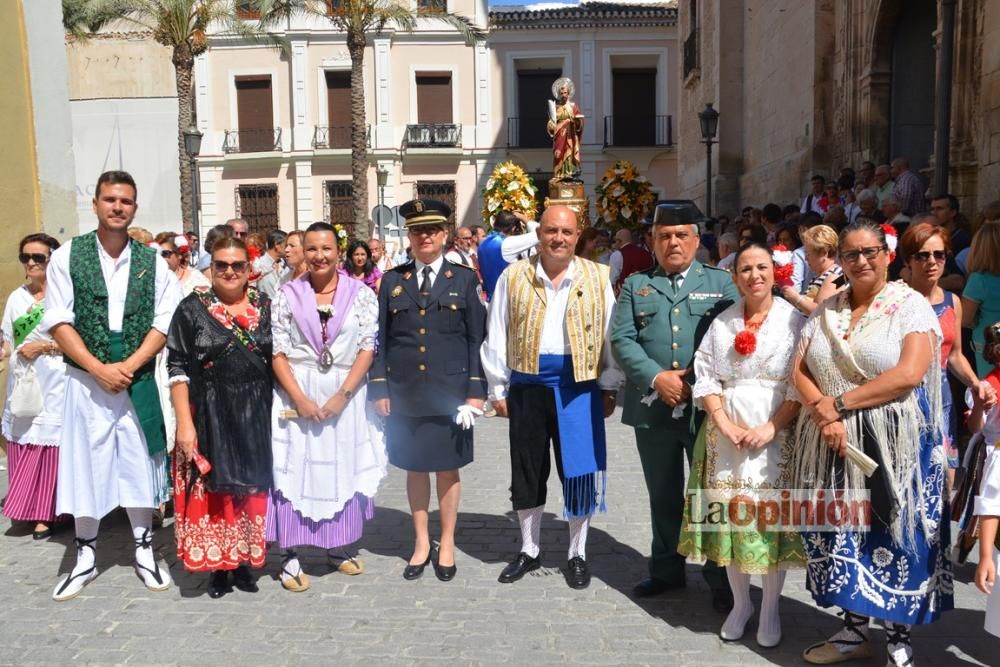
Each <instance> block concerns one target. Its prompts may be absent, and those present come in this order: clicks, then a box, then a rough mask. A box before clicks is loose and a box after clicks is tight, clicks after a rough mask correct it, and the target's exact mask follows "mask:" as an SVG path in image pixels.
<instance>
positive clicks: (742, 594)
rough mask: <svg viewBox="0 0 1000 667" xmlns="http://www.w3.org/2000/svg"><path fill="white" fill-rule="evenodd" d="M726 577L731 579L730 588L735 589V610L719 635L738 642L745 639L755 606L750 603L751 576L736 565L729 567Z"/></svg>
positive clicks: (727, 618)
mask: <svg viewBox="0 0 1000 667" xmlns="http://www.w3.org/2000/svg"><path fill="white" fill-rule="evenodd" d="M726 576H727V577H729V587H730V588H732V589H733V610H732V611H731V612H729V616H727V617H726V622H725V623H723V624H722V630H721V631H720V632H719V635H720V636H721V637H722V638H723V639H726V640H729V641H736V640H737V639H740V638H741V637H743V631H744V630H745V629H746V626H747V621H749V620H750V616H752V615H753V604H751V602H750V575H749V574H745V573H743V572H740V571H739V570H738V569H737V568H736V566H735V565H727V566H726Z"/></svg>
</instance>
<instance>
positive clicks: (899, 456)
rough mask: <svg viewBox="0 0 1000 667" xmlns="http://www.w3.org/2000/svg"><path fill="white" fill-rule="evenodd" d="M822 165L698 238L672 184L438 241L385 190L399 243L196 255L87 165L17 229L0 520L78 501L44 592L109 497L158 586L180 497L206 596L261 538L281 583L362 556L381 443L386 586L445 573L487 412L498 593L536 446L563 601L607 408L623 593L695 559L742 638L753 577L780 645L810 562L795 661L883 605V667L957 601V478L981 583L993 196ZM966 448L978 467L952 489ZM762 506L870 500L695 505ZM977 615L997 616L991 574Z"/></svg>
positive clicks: (32, 516)
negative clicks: (845, 511)
mask: <svg viewBox="0 0 1000 667" xmlns="http://www.w3.org/2000/svg"><path fill="white" fill-rule="evenodd" d="M915 180H916V183H914V181H915ZM811 186H812V190H811V192H810V193H809V194H808V195H807V196H806V197H805V198H804V199H803V200H802V202H801V203H800V204H798V205H789V206H786V207H784V208H782V207H781V206H779V205H777V204H767V205H765V206H763V207H762V208H760V209H757V208H754V207H747V208H746V209H744V210H743V211H742V212H741V213H740V215H739V216H736V217H733V218H732V219H730V218H728V217H727V216H720V218H719V219H717V220H712V221H709V222H708V223H705V224H704V225H699V224H698V223H697V222H694V223H693V222H692V220H691V219H690V217H688V216H686V215H685V214H684V212H683V211H681V210H680V209H678V208H677V207H675V206H672V205H670V204H663V205H660V206H657V207H656V208H655V210H654V212H653V214H652V215H651V217H650V219H649V220H648V221H647V223H646V224H643V225H642V226H641V227H640V228H638V229H634V230H630V229H622V230H619V231H617V232H616V233H615V234H614V235H613V236H612V235H611V234H608V233H606V232H604V231H602V230H599V229H595V228H586V229H581V226H580V224H579V222H578V219H577V214H576V213H575V212H574V211H572V210H570V209H569V208H566V207H564V206H558V205H555V206H550V207H548V208H547V209H546V210H545V212H544V213H543V214H542V215H541V216H540V218H539V220H538V221H532V220H528V219H527V218H526V217H524V216H520V215H516V214H513V213H510V212H506V211H504V212H501V213H500V214H498V215H497V217H496V222H495V224H494V225H493V229H492V230H490V231H489V232H488V233H487V231H486V230H485V229H484V228H482V227H478V226H476V227H460V228H458V229H453V228H452V227H451V225H450V224H449V223H448V220H449V216H450V210H449V209H448V207H447V206H446V205H444V204H442V203H441V202H437V201H434V200H428V199H422V200H413V201H411V202H407V203H406V204H404V205H403V206H401V207H400V212H401V214H402V216H403V217H404V219H405V225H406V230H407V238H408V241H409V247H408V248H407V251H406V254H405V255H400V256H397V257H393V258H390V257H388V256H387V254H388V253H386V248H385V246H384V245H383V243H382V241H380V240H379V239H370V240H368V241H364V240H349V239H346V238H344V235H343V234H341V233H340V230H339V229H338V228H337V227H335V226H332V225H330V224H328V223H326V222H316V223H313V224H311V225H309V226H308V227H306V228H305V229H304V230H302V231H294V232H290V233H286V232H283V231H278V230H275V231H271V232H269V233H268V234H267V235H266V236H262V235H259V234H252V233H249V229H248V227H247V225H246V223H245V222H244V221H242V220H239V219H234V220H230V221H229V222H228V223H226V224H225V225H219V226H216V227H213V228H212V229H210V230H209V231H208V233H207V234H206V237H205V240H204V245H203V247H202V248H199V247H198V239H197V238H196V237H193V235H190V234H188V235H182V234H162V235H160V236H158V237H156V238H153V237H152V236H151V235H150V234H149V233H148V232H144V230H140V229H138V228H135V227H131V222H132V220H133V218H134V216H135V213H136V210H137V206H138V204H137V195H138V190H137V186H136V184H135V182H134V180H133V179H132V177H131V176H129V175H128V174H127V173H125V172H106V173H104V174H102V175H101V176H100V178H99V179H98V182H97V187H96V196H95V198H94V203H93V206H94V212H95V215H96V218H97V229H96V231H94V232H90V233H88V234H83V235H81V236H78V237H75V238H73V239H72V240H70V241H67V242H65V243H63V244H60V243H59V241H57V240H56V239H54V238H52V237H50V236H48V235H46V234H32V235H29V236H27V237H25V238H24V239H22V240H21V242H20V246H19V259H20V261H21V263H22V264H23V265H24V268H25V276H26V281H25V284H24V285H22V286H21V287H19V288H17V289H16V290H15V291H14V292H13V293H12V294H11V295H10V296H9V297H8V300H7V305H6V309H5V313H4V316H3V322H2V332H3V341H4V342H3V354H4V355H5V356H9V357H10V359H11V370H10V374H9V380H8V392H7V403H6V405H5V409H4V414H3V422H2V426H3V435H4V437H5V438H6V440H7V443H8V444H7V447H8V465H9V468H10V470H9V474H10V485H9V492H8V497H7V499H6V503H5V505H4V513H5V515H6V516H8V517H10V518H11V519H14V520H17V521H25V522H29V523H33V524H34V526H33V529H34V530H33V536H34V537H35V538H36V539H44V538H46V537H48V536H49V535H51V533H52V531H53V530H54V529H55V528H56V527H57V526H58V522H59V521H60V520H62V519H70V518H71V519H72V522H73V525H74V529H75V544H76V562H75V564H74V565H73V567H72V569H71V570H70V571H69V572H68V573H66V574H65V575H64V576H63V577H62V578H61V579H60V580H59V582H58V584H57V585H56V588H55V589H54V591H53V598H54V599H55V600H58V601H64V600H69V599H72V598H74V597H76V596H77V595H79V594H80V593H81V592H82V591H83V590H84V588H85V587H86V586H87V585H88V584H90V583H91V582H92V581H93V580H94V578H95V577H96V576H97V569H96V549H97V544H98V528H99V524H100V519H101V518H102V517H103V516H105V515H106V514H108V513H109V512H110V511H112V510H113V509H115V508H116V507H124V508H125V509H126V511H127V514H128V518H129V521H130V523H131V526H132V533H133V540H134V545H135V568H136V572H137V574H138V576H139V577H140V578H141V580H142V582H143V583H144V585H145V586H146V587H147V588H148V589H149V590H153V591H161V590H165V589H167V588H169V587H170V586H171V583H172V579H171V576H170V572H169V569H168V568H167V567H166V566H165V565H164V564H163V563H160V562H158V561H157V560H156V559H155V557H154V553H153V550H152V531H153V530H154V528H155V527H157V526H159V525H160V524H161V522H162V512H163V511H164V509H166V508H168V507H170V506H172V511H173V515H174V534H175V538H176V550H177V555H178V560H179V561H180V562H181V563H182V564H183V567H184V568H185V569H186V570H188V571H193V572H206V573H208V579H207V586H206V589H207V592H208V594H209V596H211V597H213V598H215V597H221V596H223V595H225V594H226V593H227V592H228V591H229V590H230V589H231V588H232V587H236V588H239V589H240V590H244V591H251V592H252V591H256V590H257V583H256V579H255V577H254V575H253V573H252V570H253V569H255V568H261V567H264V565H265V560H266V553H267V546H268V544H269V543H270V544H273V545H276V546H277V547H278V548H279V549H280V551H281V553H282V557H281V562H280V564H279V565H277V572H278V576H279V579H280V582H281V585H282V586H283V587H284V588H285V589H286V590H288V591H292V592H302V591H305V590H308V589H309V587H310V580H309V576H308V574H307V573H306V572H305V571H304V568H303V565H302V563H301V562H300V559H299V555H298V551H297V550H299V549H303V548H309V547H312V548H319V549H322V550H325V551H326V553H327V554H328V555H329V556H330V558H331V559H333V560H334V562H335V563H336V567H337V569H338V570H340V571H341V572H344V573H346V574H352V575H356V574H360V573H362V572H363V571H364V564H363V563H362V561H361V560H360V559H359V558H357V557H356V555H355V554H356V552H354V551H353V550H352V547H353V545H355V544H357V543H358V542H359V541H360V540H361V539H362V538H363V534H364V527H365V524H366V522H368V521H369V520H371V519H372V518H373V516H374V512H375V497H376V495H377V491H378V487H379V485H380V482H381V480H382V479H383V478H384V477H385V475H386V473H387V466H388V464H392V465H394V466H396V467H398V468H400V469H402V470H405V471H406V492H407V498H408V501H409V506H410V510H411V514H412V523H413V547H412V551H411V555H410V557H409V559H408V561H407V565H406V567H405V568H404V571H403V577H404V578H405V579H406V580H413V579H416V578H418V577H421V576H422V575H423V573H424V570H425V569H426V567H427V566H428V565H432V566H433V570H434V573H435V575H436V576H437V578H438V579H440V580H441V581H445V582H447V581H451V580H453V579H454V578H455V577H456V576H457V566H456V562H455V550H456V548H458V546H457V543H460V541H461V535H456V524H457V518H458V513H459V507H460V498H461V477H460V471H461V469H462V468H463V467H465V466H467V465H469V464H471V463H472V462H473V460H474V444H475V424H476V421H477V419H479V418H481V417H482V416H484V414H496V415H498V416H500V417H506V418H509V439H510V461H511V468H510V482H511V483H510V488H511V498H510V501H511V505H512V509H513V510H514V511H515V513H516V515H517V518H518V522H519V526H520V531H521V548H520V551H519V553H518V554H516V555H513V554H512V559H511V560H510V562H509V563H508V564H507V565H506V567H504V568H503V570H502V571H501V572H500V573H499V576H498V580H499V582H500V583H503V584H511V583H514V582H516V581H518V580H519V579H521V578H522V577H524V576H525V575H526V574H528V573H530V572H532V571H533V570H536V569H538V568H539V567H540V566H541V540H540V530H541V520H542V515H543V510H544V507H545V505H546V502H547V498H546V495H547V494H546V490H547V481H548V479H549V477H550V475H551V458H552V457H553V456H554V458H555V463H556V473H557V475H558V477H559V479H560V482H561V487H562V494H561V495H562V498H561V501H562V510H563V514H564V516H565V518H566V519H567V523H568V528H569V540H568V549H567V563H566V568H565V571H564V574H565V577H566V582H567V584H568V585H569V586H570V587H571V588H574V589H580V588H585V587H586V586H588V584H589V582H590V578H591V572H590V567H589V565H588V562H587V552H586V544H587V534H588V529H589V526H590V521H591V518H592V516H593V515H594V514H595V513H597V512H603V511H606V508H607V506H608V502H607V499H608V498H609V497H611V498H612V499H613V492H611V493H609V491H608V489H609V485H608V483H607V481H608V476H609V475H611V474H613V472H614V471H612V470H609V469H608V457H607V442H606V435H605V426H604V423H605V419H607V418H608V417H610V416H612V415H613V414H614V412H615V409H616V406H617V405H620V406H621V408H622V421H623V422H624V423H625V424H627V425H629V426H631V427H632V428H633V430H634V434H635V439H636V446H637V450H638V454H639V459H640V463H641V466H642V471H643V475H644V478H645V482H646V487H647V491H648V493H649V505H650V517H651V529H652V544H651V555H650V558H649V562H648V566H649V574H648V577H646V578H645V579H643V580H642V581H641V582H639V583H638V584H637V585H636V586H635V588H634V594H635V595H636V596H637V597H649V596H655V595H659V594H661V593H663V592H665V591H668V590H673V589H678V588H683V587H685V586H686V568H685V563H686V560H687V559H688V558H690V559H694V560H696V561H701V562H704V567H703V569H702V572H703V575H704V577H705V579H706V581H707V582H708V584H709V587H710V589H711V598H712V606H713V608H715V609H716V610H718V611H720V612H723V613H726V614H727V616H726V618H725V620H724V622H723V623H722V624H721V628H720V636H721V637H722V638H723V639H724V640H727V641H738V640H741V639H742V638H743V636H744V633H745V629H746V627H747V625H748V623H749V621H750V619H751V618H752V617H753V616H754V612H755V610H754V607H753V603H752V602H751V599H750V594H749V593H750V579H751V577H752V576H754V575H759V576H761V577H762V590H763V597H762V603H761V608H760V611H759V617H758V619H759V620H758V623H757V632H756V641H757V643H758V644H759V645H760V646H762V647H772V646H775V645H777V644H778V643H779V642H780V641H781V637H782V631H781V620H780V615H779V607H780V599H781V593H782V588H783V585H784V580H785V574H786V572H787V570H788V569H792V568H804V569H805V577H806V582H807V586H808V589H809V591H810V592H811V593H812V595H813V597H814V599H815V601H816V603H817V604H818V605H820V606H823V607H839V608H841V613H842V615H843V627H842V629H841V630H840V631H838V632H837V633H836V634H835V635H834V636H832V637H831V638H830V639H829V640H827V641H825V642H821V643H819V644H816V645H813V646H810V647H808V648H806V649H805V651H804V652H803V657H804V659H805V660H806V661H807V662H809V663H812V664H831V663H835V662H842V661H846V660H852V659H856V658H863V657H867V656H869V655H871V653H872V641H871V634H870V629H869V625H870V622H871V620H872V619H877V620H880V621H882V622H883V623H884V625H885V629H886V640H887V642H886V647H887V648H886V651H887V655H888V663H889V664H890V665H911V664H914V663H913V660H914V658H913V650H912V645H911V642H910V631H911V628H912V626H913V625H917V624H927V623H931V622H933V621H934V620H936V619H937V618H939V617H940V615H941V614H942V613H944V612H946V611H948V610H949V609H951V608H952V606H953V580H952V558H953V554H952V550H951V546H952V540H951V536H950V520H951V510H950V505H951V496H952V494H953V493H957V494H958V495H961V494H962V493H963V492H964V493H965V497H964V498H956V499H955V505H956V507H958V508H959V509H961V508H967V509H968V511H967V512H966V513H965V514H963V513H962V512H961V511H960V512H959V514H961V516H960V517H957V518H959V519H960V527H961V528H962V529H963V532H964V536H965V537H969V536H970V534H971V532H972V531H974V530H978V536H979V545H980V563H979V566H978V568H977V572H976V582H977V585H978V586H979V587H980V588H981V589H982V590H983V591H984V592H989V590H990V588H991V587H992V586H993V584H994V582H995V576H996V566H997V564H998V559H1000V556H998V555H997V552H996V551H995V550H994V547H993V544H994V541H995V540H996V537H997V524H998V522H1000V448H998V447H996V446H993V443H994V441H997V440H998V439H1000V408H998V407H997V393H998V391H1000V296H998V295H1000V290H998V289H996V288H997V287H998V286H1000V285H997V284H996V283H998V282H1000V203H997V204H993V205H991V206H990V207H987V209H986V210H985V211H984V212H983V214H982V215H981V216H979V219H977V220H976V222H975V223H973V224H970V223H969V222H968V221H967V220H966V219H965V218H964V217H963V216H962V215H961V214H960V212H959V207H958V200H957V198H955V197H954V196H952V195H949V194H943V195H940V196H932V197H929V198H926V197H925V196H924V193H923V191H922V188H921V187H920V185H919V179H918V177H917V176H916V175H914V174H913V173H912V172H910V171H909V169H908V166H907V164H906V161H905V160H902V159H898V160H895V161H893V163H892V164H891V165H881V166H876V165H873V164H871V163H865V164H864V165H863V166H862V169H861V170H860V171H859V172H857V173H855V172H854V171H853V170H850V169H845V170H842V172H841V174H840V176H839V177H838V178H837V179H836V180H835V181H831V182H827V181H826V180H825V179H824V178H822V177H819V176H817V177H815V178H813V179H812V182H811ZM928 202H929V204H930V206H929V211H930V212H929V213H928V212H926V209H927V208H928V207H927V203H928ZM620 391H621V392H623V394H622V396H619V392H620ZM966 404H968V408H969V409H968V411H966V410H965V409H963V408H962V407H961V406H963V405H966ZM969 434H975V438H973V439H972V441H971V442H970V443H969V444H968V445H966V440H967V438H966V437H965V436H967V435H969ZM977 438H978V441H977ZM977 442H979V443H982V442H985V443H987V444H986V446H983V445H982V444H979V445H977V444H975V443H977ZM963 450H965V451H966V454H965V456H964V459H963V456H962V453H963ZM685 459H686V461H687V463H685ZM963 468H964V469H966V470H968V471H974V473H975V474H972V473H971V472H970V473H967V474H966V475H964V476H963V477H964V479H966V480H968V479H970V478H974V479H975V480H977V481H979V480H981V484H979V485H978V487H971V486H970V484H968V483H966V484H964V485H961V484H957V482H956V471H957V470H959V469H963ZM168 471H169V472H168ZM688 471H690V474H686V473H688ZM431 473H433V477H432V475H431ZM970 475H971V476H970ZM686 478H687V482H686V483H685V479H686ZM432 479H433V481H434V485H433V486H434V488H435V489H436V495H437V499H438V506H439V509H440V535H438V536H436V537H437V539H436V540H435V539H432V536H431V534H430V525H429V520H428V514H429V509H430V502H431V492H432V484H431V482H432ZM611 488H612V489H613V488H614V487H613V486H612V487H611ZM776 493H778V494H780V493H788V494H798V495H799V496H800V497H802V498H805V500H806V501H808V500H809V499H812V500H816V499H817V498H823V497H825V494H830V497H831V498H832V497H836V498H837V499H838V500H839V501H842V502H843V503H845V506H847V507H854V506H857V505H856V504H857V503H862V505H861V506H863V507H865V508H867V512H865V513H864V516H865V520H864V521H853V522H852V521H841V522H827V523H823V522H822V521H820V520H818V519H816V520H810V521H811V523H808V524H807V525H801V524H797V523H795V522H794V521H789V520H788V519H787V518H786V519H782V520H780V521H774V522H770V523H767V522H760V521H756V522H755V521H751V522H749V523H747V522H737V521H735V520H731V521H725V520H722V521H716V522H715V523H714V524H712V525H711V527H708V524H709V523H712V522H711V521H709V520H707V519H706V516H711V514H710V513H709V514H706V507H712V506H713V503H718V502H722V503H723V505H722V506H723V507H724V508H726V509H725V511H723V512H721V513H720V514H718V515H717V518H718V517H722V518H725V517H731V516H733V514H732V513H733V511H734V510H733V508H734V507H735V506H736V505H737V504H739V503H745V502H746V499H747V498H751V499H755V501H762V499H765V498H768V497H773V495H772V496H769V495H768V494H776ZM800 499H801V498H800ZM498 500H499V499H498ZM612 507H613V504H612ZM973 537H974V536H973ZM986 622H987V628H988V629H989V630H990V631H991V632H993V633H994V634H998V635H1000V597H998V594H996V593H993V594H992V595H991V597H990V601H989V604H988V612H987V621H986Z"/></svg>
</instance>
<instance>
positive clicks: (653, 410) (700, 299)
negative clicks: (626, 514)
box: [611, 204, 739, 611]
mask: <svg viewBox="0 0 1000 667" xmlns="http://www.w3.org/2000/svg"><path fill="white" fill-rule="evenodd" d="M698 231H699V230H698V225H697V224H696V221H695V220H693V219H692V218H690V217H688V216H685V215H684V212H683V210H682V209H679V208H677V207H675V206H672V205H670V204H661V205H659V206H657V207H656V211H655V212H654V216H653V251H654V255H655V257H656V264H655V265H654V266H653V267H652V268H650V269H648V270H646V271H641V272H638V273H634V274H632V275H631V276H629V278H628V279H627V280H626V281H625V284H624V285H623V286H622V291H621V295H620V297H619V301H618V308H617V310H616V312H615V322H614V326H613V327H612V331H611V343H612V350H613V352H614V355H615V358H616V359H617V360H618V363H619V364H620V365H621V368H622V370H623V371H624V372H625V377H626V382H625V400H624V405H623V411H622V421H623V422H624V423H626V424H628V425H629V426H632V427H633V428H634V429H635V439H636V445H637V446H638V449H639V459H640V461H641V463H642V471H643V475H644V476H645V478H646V488H647V490H648V491H649V509H650V514H651V518H652V528H653V544H652V554H651V556H650V559H649V578H648V579H645V580H643V581H641V582H639V584H638V585H636V587H635V589H634V593H635V594H636V595H637V596H639V597H648V596H651V595H658V594H660V593H663V592H665V591H668V590H673V589H677V588H683V587H684V586H685V575H684V569H685V568H684V563H685V559H684V557H683V556H681V555H680V554H678V553H677V541H678V538H679V535H680V529H681V521H682V515H683V511H684V492H685V487H684V455H685V453H686V454H687V458H688V462H689V463H690V461H691V455H692V453H693V449H694V439H695V433H696V432H697V430H698V427H699V426H700V425H701V420H702V419H704V414H703V413H697V414H693V410H694V408H693V407H692V405H691V385H693V384H694V373H693V371H692V366H693V360H694V352H695V350H697V349H698V344H699V343H700V342H701V338H702V336H704V335H705V332H706V331H707V330H708V325H709V324H710V323H711V322H712V319H713V318H715V316H716V315H718V314H719V313H720V312H722V311H723V310H724V309H725V308H726V307H728V306H730V305H732V304H733V303H734V302H735V300H736V299H737V298H738V297H739V294H738V293H737V290H736V287H735V286H734V285H733V281H732V279H731V278H730V276H729V272H728V271H724V270H721V269H716V268H713V267H710V266H705V265H704V264H702V263H701V262H698V261H697V260H695V258H694V256H695V251H696V250H697V249H698V244H699V236H698ZM702 572H703V574H704V576H705V580H706V581H707V582H708V584H709V586H710V587H711V588H712V606H713V607H715V609H717V610H719V611H729V610H730V609H731V608H732V604H733V602H732V600H733V597H732V592H731V591H730V589H729V582H728V580H727V579H726V574H725V571H724V570H723V569H722V568H720V567H719V566H718V565H717V564H716V563H714V562H712V561H709V562H708V563H706V564H705V566H704V568H703V570H702Z"/></svg>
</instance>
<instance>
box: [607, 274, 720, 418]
mask: <svg viewBox="0 0 1000 667" xmlns="http://www.w3.org/2000/svg"><path fill="white" fill-rule="evenodd" d="M738 298H739V292H738V291H737V289H736V286H735V285H734V284H733V280H732V277H731V276H730V274H729V272H728V271H725V270H723V269H716V268H714V267H711V266H705V265H704V264H702V263H701V262H698V261H694V262H692V263H691V267H690V269H689V271H688V273H687V276H686V277H685V278H684V281H683V282H682V283H681V285H680V287H679V289H678V291H677V294H676V295H675V294H674V290H673V287H672V286H671V283H670V279H669V278H668V277H667V274H666V273H665V272H664V270H663V268H662V267H660V266H659V264H657V265H656V266H655V267H653V268H651V269H649V270H646V271H641V272H639V273H634V274H632V275H631V276H629V278H628V279H627V280H626V281H625V284H624V286H623V287H622V291H621V295H620V296H619V299H618V309H617V311H616V313H615V322H614V325H613V327H612V329H611V345H612V351H613V352H614V355H615V358H616V359H617V360H618V363H619V364H620V365H621V367H622V370H623V371H625V378H626V382H625V402H624V406H623V412H622V421H623V422H624V423H625V424H628V425H630V426H634V427H637V428H655V427H658V426H667V425H669V424H671V423H673V422H674V421H675V420H674V418H673V416H672V413H673V408H671V407H670V406H668V405H667V404H666V403H664V402H663V401H661V400H659V398H657V399H656V401H654V402H653V404H652V405H651V406H648V407H647V406H646V405H645V404H643V403H641V402H640V399H642V398H644V397H645V396H646V395H648V394H649V393H650V392H651V391H652V388H651V386H652V382H653V378H655V377H656V375H657V374H658V373H659V372H660V371H663V370H682V369H689V370H690V369H692V366H693V362H694V353H695V350H697V349H698V345H699V344H700V343H701V339H702V337H703V336H704V335H705V332H706V331H708V326H709V325H710V324H711V323H712V320H713V319H714V318H715V316H716V315H718V314H719V313H721V312H722V311H723V310H725V309H726V308H727V307H729V306H730V305H732V304H733V303H734V302H735V301H736V299H738ZM684 380H685V381H686V382H687V383H688V384H692V385H693V384H694V372H693V370H691V371H690V372H689V373H688V375H687V376H685V378H684ZM690 410H691V408H690V401H688V407H687V409H686V410H685V412H684V417H683V419H688V418H690V415H691V412H690Z"/></svg>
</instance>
